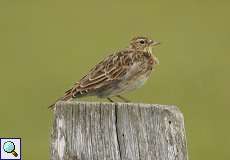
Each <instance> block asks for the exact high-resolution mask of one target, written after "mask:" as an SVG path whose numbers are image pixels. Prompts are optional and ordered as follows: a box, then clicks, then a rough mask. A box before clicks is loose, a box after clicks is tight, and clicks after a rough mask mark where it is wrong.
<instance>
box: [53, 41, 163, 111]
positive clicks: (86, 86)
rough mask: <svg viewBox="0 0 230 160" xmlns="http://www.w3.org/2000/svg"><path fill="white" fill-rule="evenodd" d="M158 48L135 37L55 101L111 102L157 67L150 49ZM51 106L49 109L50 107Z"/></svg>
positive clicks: (151, 42)
mask: <svg viewBox="0 0 230 160" xmlns="http://www.w3.org/2000/svg"><path fill="white" fill-rule="evenodd" d="M157 44H159V43H158V42H155V41H153V40H150V39H148V38H146V37H135V38H133V39H132V40H131V42H130V45H129V47H127V48H125V49H123V50H121V51H119V52H116V53H114V54H111V55H109V56H108V57H106V58H105V59H104V60H102V61H101V62H100V63H98V64H97V65H96V66H95V67H94V68H92V69H91V70H90V71H89V73H88V74H86V75H85V76H84V77H83V78H82V79H81V80H80V81H78V82H76V83H75V84H74V86H73V87H72V88H71V89H69V90H67V91H66V92H65V95H64V96H63V97H61V98H60V99H58V100H62V101H68V100H72V99H74V98H80V97H83V96H97V97H99V98H108V99H109V100H110V101H112V100H111V99H110V98H111V97H113V96H118V97H119V98H121V99H123V100H125V98H123V97H121V96H119V95H120V94H122V93H124V92H128V91H131V90H134V89H136V88H139V87H141V86H142V85H143V84H144V83H145V81H146V80H147V79H148V78H149V75H150V73H151V71H152V70H153V69H154V67H155V65H156V64H158V59H157V58H156V57H155V56H154V55H153V54H152V46H154V45H157ZM52 106H53V105H51V106H50V107H52Z"/></svg>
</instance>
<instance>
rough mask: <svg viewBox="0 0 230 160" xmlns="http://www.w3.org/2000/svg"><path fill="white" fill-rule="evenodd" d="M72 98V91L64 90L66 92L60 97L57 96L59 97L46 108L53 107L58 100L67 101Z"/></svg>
mask: <svg viewBox="0 0 230 160" xmlns="http://www.w3.org/2000/svg"><path fill="white" fill-rule="evenodd" d="M72 98H73V95H72V92H70V91H69V92H66V94H65V95H64V96H63V97H61V98H59V99H57V100H56V101H55V102H54V103H53V104H51V105H50V106H49V107H48V109H53V108H54V107H55V104H56V103H57V102H58V101H68V100H70V99H72Z"/></svg>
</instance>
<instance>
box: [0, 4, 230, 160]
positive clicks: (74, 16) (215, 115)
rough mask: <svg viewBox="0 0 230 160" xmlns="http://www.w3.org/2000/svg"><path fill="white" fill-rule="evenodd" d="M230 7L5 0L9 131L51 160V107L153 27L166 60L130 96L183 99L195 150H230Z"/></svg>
mask: <svg viewBox="0 0 230 160" xmlns="http://www.w3.org/2000/svg"><path fill="white" fill-rule="evenodd" d="M229 16H230V1H227V0H219V1H215V0H188V1H185V0H173V1H172V0H155V1H150V0H149V1H147V0H142V1H140V0H139V1H137V0H117V1H112V0H110V1H108V0H97V1H88V0H85V1H79V0H69V1H63V0H56V1H54V0H37V1H35V0H1V1H0V73H1V83H0V97H1V100H0V113H1V114H0V137H22V141H23V158H24V159H26V160H29V159H30V160H31V159H32V160H41V159H49V140H50V130H51V127H52V112H51V111H49V110H48V109H47V106H48V105H50V104H51V103H52V102H53V101H54V100H55V99H56V98H57V97H59V96H61V95H62V94H63V92H64V91H65V90H66V89H68V88H69V87H70V86H71V85H72V84H73V83H74V82H75V81H76V80H79V78H81V76H82V75H84V73H86V72H87V71H88V70H89V69H90V68H91V67H92V66H93V65H94V64H95V63H97V62H98V61H100V60H101V59H102V58H103V57H104V56H106V55H108V53H110V52H113V51H116V50H118V49H119V48H123V47H125V46H127V44H128V42H129V40H130V39H131V38H132V37H133V36H136V35H146V36H149V37H152V38H153V39H155V40H158V41H160V42H162V45H161V46H160V47H157V48H156V49H155V52H156V55H157V56H158V58H159V60H160V65H159V66H158V67H157V70H156V71H155V72H154V74H153V76H152V77H151V79H150V80H149V81H148V83H147V84H146V85H145V86H144V87H143V88H141V89H139V90H138V91H135V92H133V93H130V94H127V95H126V97H127V98H129V99H131V100H132V101H134V102H145V103H158V104H175V105H177V106H179V108H180V109H181V111H182V112H183V114H184V117H185V125H186V131H187V139H188V149H189V157H190V159H195V160H216V159H223V160H227V159H230V148H229V146H230V138H229V136H230V117H229V116H230V115H229V113H230V97H229V92H230V85H229V84H230V71H229V69H230V68H229V67H230V66H229V64H230V62H229V61H230V53H229V52H230V44H229V43H230V20H229V19H230V17H229ZM84 100H89V101H92V100H93V101H95V100H96V101H102V100H100V99H96V98H87V99H84Z"/></svg>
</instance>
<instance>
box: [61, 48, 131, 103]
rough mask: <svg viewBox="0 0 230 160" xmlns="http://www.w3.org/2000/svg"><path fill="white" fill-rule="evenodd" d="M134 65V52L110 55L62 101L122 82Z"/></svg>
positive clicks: (77, 83) (66, 94)
mask: <svg viewBox="0 0 230 160" xmlns="http://www.w3.org/2000/svg"><path fill="white" fill-rule="evenodd" d="M132 63H133V59H132V51H129V50H127V51H122V52H117V53H115V54H111V55H109V56H108V57H107V58H105V59H104V60H102V61H101V62H100V63H98V64H97V65H96V66H95V67H94V68H92V69H91V70H90V71H89V73H88V74H87V75H85V76H84V77H83V78H82V79H81V80H80V81H78V82H76V83H75V84H74V86H73V87H72V88H71V89H69V90H67V91H66V92H65V95H64V96H63V97H62V100H68V99H71V98H75V97H78V96H84V95H87V94H88V93H92V92H93V91H95V90H96V89H99V88H101V87H103V86H106V85H108V84H109V83H112V82H114V81H119V80H121V79H122V78H123V77H124V75H125V74H126V73H127V70H128V69H129V66H130V65H132Z"/></svg>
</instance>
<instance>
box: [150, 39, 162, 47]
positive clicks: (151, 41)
mask: <svg viewBox="0 0 230 160" xmlns="http://www.w3.org/2000/svg"><path fill="white" fill-rule="evenodd" d="M149 43H150V45H151V46H157V45H159V44H161V43H160V42H157V41H153V40H150V42H149Z"/></svg>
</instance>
